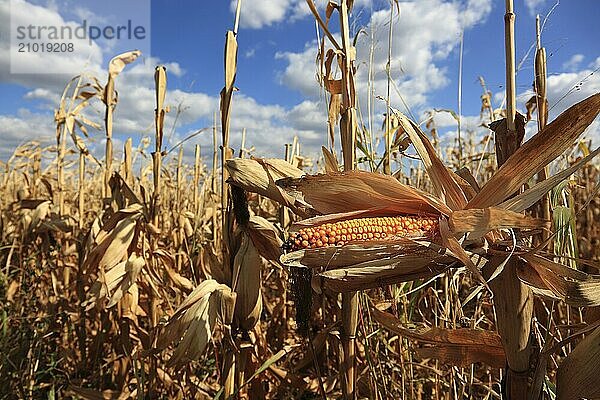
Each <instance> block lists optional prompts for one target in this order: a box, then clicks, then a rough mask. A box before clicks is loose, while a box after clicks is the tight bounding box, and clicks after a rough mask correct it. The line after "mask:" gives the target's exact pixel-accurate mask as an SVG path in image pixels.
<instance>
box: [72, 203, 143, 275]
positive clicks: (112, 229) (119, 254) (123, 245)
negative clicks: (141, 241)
mask: <svg viewBox="0 0 600 400" xmlns="http://www.w3.org/2000/svg"><path fill="white" fill-rule="evenodd" d="M142 210H143V207H142V206H141V205H140V204H132V205H131V206H129V207H128V208H126V209H123V210H119V211H118V212H116V213H115V214H113V215H112V216H111V217H110V218H109V220H108V221H107V222H106V223H105V224H104V225H103V226H102V228H101V230H100V232H99V233H98V235H97V236H96V237H95V239H94V242H95V243H89V244H88V245H89V246H90V247H91V249H90V251H89V253H87V254H86V256H85V259H84V261H83V270H84V271H87V270H89V269H90V268H93V269H94V270H100V271H101V272H104V271H107V270H109V269H110V268H112V267H114V266H115V265H116V264H117V263H119V262H121V261H122V260H124V259H125V258H127V250H128V248H129V246H130V244H131V242H132V240H133V238H134V236H135V227H136V225H137V221H138V220H139V219H140V218H142V216H143V215H142ZM94 244H95V245H94Z"/></svg>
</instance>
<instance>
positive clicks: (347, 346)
mask: <svg viewBox="0 0 600 400" xmlns="http://www.w3.org/2000/svg"><path fill="white" fill-rule="evenodd" d="M348 11H349V10H348V2H347V1H346V0H342V1H341V3H340V5H339V13H340V27H341V31H342V32H341V33H342V51H343V56H342V57H341V59H340V62H341V67H342V68H341V70H342V102H341V108H340V114H341V115H340V117H341V118H340V135H341V142H342V154H343V157H344V171H349V170H352V169H354V163H355V158H356V153H355V147H356V146H355V145H356V98H355V90H354V69H353V68H354V58H355V53H354V48H353V46H352V42H351V41H350V26H349V23H348ZM357 326H358V293H357V292H349V293H342V348H343V354H342V357H341V359H340V372H341V374H342V391H343V393H344V397H345V398H346V399H354V398H355V397H356V394H355V391H354V389H355V381H356V372H355V364H356V355H355V350H356V349H355V346H356V343H355V341H356V328H357Z"/></svg>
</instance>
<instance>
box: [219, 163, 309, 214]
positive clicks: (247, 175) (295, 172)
mask: <svg viewBox="0 0 600 400" xmlns="http://www.w3.org/2000/svg"><path fill="white" fill-rule="evenodd" d="M225 168H227V171H228V172H229V175H230V180H231V181H232V182H233V184H235V185H237V186H239V187H241V188H242V189H244V190H246V191H248V192H253V193H258V194H260V195H262V196H265V197H268V198H269V199H271V200H274V201H276V202H278V203H280V204H282V205H284V206H288V207H290V208H291V209H292V210H294V212H297V211H298V212H300V214H301V215H302V212H301V211H300V210H299V209H298V207H297V205H296V204H295V200H294V198H293V197H292V196H290V195H288V194H287V193H285V191H284V190H282V189H281V188H280V187H278V186H277V185H276V184H275V182H276V181H277V180H279V179H282V178H286V177H293V178H298V177H300V176H302V175H304V172H302V170H300V169H298V168H296V167H294V166H293V165H292V164H290V163H288V162H287V161H285V160H279V159H268V160H260V161H259V160H256V159H246V158H233V159H230V160H227V161H226V162H225Z"/></svg>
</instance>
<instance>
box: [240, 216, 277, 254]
mask: <svg viewBox="0 0 600 400" xmlns="http://www.w3.org/2000/svg"><path fill="white" fill-rule="evenodd" d="M247 228H248V229H247V232H248V235H250V239H252V243H253V244H254V247H256V250H258V253H259V254H260V255H261V256H262V257H264V258H266V259H267V260H271V261H276V260H279V257H280V256H281V245H282V244H283V241H282V240H281V238H280V237H279V232H278V230H277V228H275V226H274V225H273V224H272V223H270V222H269V221H267V220H266V219H264V218H263V217H260V216H258V215H253V216H251V217H250V221H249V223H248V227H247Z"/></svg>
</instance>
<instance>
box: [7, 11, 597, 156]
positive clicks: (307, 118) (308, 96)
mask: <svg viewBox="0 0 600 400" xmlns="http://www.w3.org/2000/svg"><path fill="white" fill-rule="evenodd" d="M8 3H9V0H0V160H6V159H7V158H8V157H9V156H10V154H11V153H12V151H13V149H14V147H15V146H16V145H18V144H20V143H23V142H25V141H27V140H31V139H37V140H41V141H42V142H43V143H44V144H50V143H52V141H53V140H54V138H53V135H54V128H53V110H54V108H56V106H57V104H56V103H57V99H58V96H59V94H60V92H61V91H62V88H63V87H64V84H65V83H66V81H67V80H68V78H69V77H68V76H61V75H56V74H52V75H51V74H48V75H31V76H29V75H28V76H24V75H11V74H10V73H9V70H8V55H7V53H8V51H9V45H8V28H7V26H8V25H9V24H8V20H9V17H10V16H9V8H8V6H7V5H8ZM317 3H318V4H321V6H322V4H323V2H317ZM27 4H28V7H35V8H36V10H38V11H40V10H41V11H43V12H42V13H41V14H40V15H44V16H45V17H47V18H59V19H60V18H62V19H63V20H64V21H68V20H70V18H72V16H71V14H70V13H68V12H67V11H70V10H72V7H74V4H78V3H77V2H74V1H71V0H53V1H48V2H46V1H42V0H39V1H38V0H36V1H35V5H33V4H30V3H27ZM355 4H356V5H355V9H354V12H353V14H352V15H351V19H352V21H353V22H354V24H353V26H354V30H355V32H356V31H358V30H359V29H363V32H364V34H361V35H360V36H359V40H358V42H357V65H358V72H357V85H358V86H359V101H360V102H361V109H362V110H363V116H364V118H365V119H366V118H367V115H366V113H365V110H366V99H367V98H368V92H367V86H366V85H367V83H366V82H367V69H368V56H369V48H370V45H371V43H372V40H371V37H374V38H375V39H374V46H375V47H374V48H375V53H374V64H373V72H374V74H375V75H374V76H375V80H374V95H375V96H384V95H385V87H386V84H385V82H386V79H385V73H384V65H385V61H386V53H387V29H388V27H387V19H388V16H389V2H387V1H381V0H374V1H372V2H371V1H366V0H356V1H355ZM554 5H555V2H553V1H550V0H546V1H545V0H517V1H515V10H516V14H517V21H516V37H517V42H516V47H517V51H516V54H517V61H520V60H521V59H522V58H523V57H524V56H525V54H526V53H527V51H528V50H529V48H530V46H531V44H532V43H533V41H534V38H535V14H536V13H540V14H541V15H542V17H543V16H544V15H545V14H546V13H547V12H548V11H549V10H550V9H551V8H552V7H553V6H554ZM234 7H235V5H234V4H232V3H230V2H228V1H216V2H214V1H196V0H179V1H177V2H173V1H166V0H153V1H151V54H150V55H148V54H145V55H144V56H143V57H142V58H140V59H138V60H137V61H136V62H135V63H134V64H131V65H129V66H127V67H126V68H125V70H124V72H123V73H122V74H121V75H119V77H118V78H117V90H118V91H119V95H120V102H119V104H118V105H117V112H116V116H115V136H116V138H117V145H118V144H119V143H120V142H122V141H123V140H124V139H125V138H126V137H128V136H131V137H133V138H134V143H138V142H140V140H141V139H142V138H143V137H151V135H152V122H153V108H154V91H153V69H154V65H156V64H157V63H162V64H165V65H166V66H167V69H168V90H169V95H168V97H167V102H168V104H170V105H171V106H172V112H171V113H170V114H169V116H168V118H167V121H166V130H167V132H169V134H168V135H167V139H168V143H167V148H169V147H170V145H173V144H175V143H177V142H178V141H179V140H180V139H181V138H183V137H185V136H187V135H188V134H189V133H191V132H193V131H195V130H197V129H199V128H202V127H205V126H208V125H210V124H211V121H212V115H213V112H214V111H216V109H217V106H218V95H219V91H220V89H221V87H222V86H223V45H224V39H225V32H226V30H227V29H231V28H232V27H233V20H234V12H233V11H234ZM503 7H504V2H500V1H492V0H464V1H458V0H457V1H443V0H427V1H417V2H401V3H400V15H399V16H396V17H395V18H394V38H393V43H394V46H393V54H392V58H393V60H392V76H393V78H394V79H395V82H396V85H397V87H398V91H399V93H394V94H393V96H392V105H393V106H394V107H395V108H398V109H403V107H402V103H401V101H400V97H399V94H400V95H401V96H402V98H403V99H404V100H405V101H406V102H407V103H408V105H409V106H410V111H411V112H412V114H413V115H414V116H415V117H416V118H417V119H422V118H423V117H424V115H425V114H424V113H425V111H426V110H428V109H432V108H437V109H453V110H457V109H458V101H457V85H458V64H459V44H460V39H459V38H460V33H461V32H464V53H463V87H462V91H463V94H462V113H463V116H464V119H463V126H465V127H466V128H467V129H469V128H472V129H476V126H477V125H478V122H479V110H480V105H481V102H480V95H481V93H482V90H481V86H480V85H479V81H478V77H479V76H483V77H484V78H485V81H486V83H487V86H488V88H489V90H491V91H492V92H493V94H494V103H493V105H494V106H495V107H499V106H500V105H501V101H502V95H503V90H504V89H503V82H504V42H503V32H504V26H503V14H504V9H503ZM23 10H25V8H24V9H23ZM13 12H21V10H19V11H15V10H13ZM22 12H27V11H22ZM597 15H600V2H598V1H593V0H588V1H583V0H571V1H568V2H567V1H563V2H561V3H559V4H558V5H557V6H556V7H555V8H554V10H553V12H552V14H551V15H550V17H549V19H548V22H547V23H546V25H545V28H544V32H543V36H542V39H543V45H544V46H545V47H546V49H547V54H548V72H549V75H550V80H549V100H550V105H551V106H554V107H553V108H552V112H551V117H552V116H556V114H557V113H559V112H561V111H562V110H564V109H565V108H566V107H568V106H569V105H571V104H573V103H574V102H576V101H578V100H581V99H583V98H585V97H587V96H589V95H591V94H593V93H595V92H598V91H600V78H599V75H600V72H599V71H598V70H597V69H598V67H600V47H599V46H598V44H597V40H598V37H600V28H599V26H598V21H597ZM332 31H333V32H337V31H338V29H337V24H336V23H335V22H334V23H333V24H332ZM315 38H316V33H315V23H314V19H313V18H312V16H311V15H309V13H308V12H307V8H306V6H305V2H304V0H242V11H241V20H240V29H239V34H238V44H239V54H238V74H237V81H236V86H237V87H238V88H239V91H238V92H236V93H235V98H234V104H233V117H232V118H233V119H232V139H231V143H232V146H233V147H238V146H239V138H240V132H241V130H242V128H247V130H248V136H247V140H248V147H249V146H250V145H254V146H255V149H254V152H253V154H255V155H257V156H265V155H266V156H280V155H281V154H282V153H283V145H284V143H288V142H291V140H292V138H293V136H294V135H298V136H299V139H300V143H301V144H302V149H303V150H304V151H305V152H306V153H308V154H316V152H317V151H318V148H319V147H320V145H322V144H325V143H326V103H325V101H324V97H323V95H322V92H321V91H320V89H319V86H318V84H317V82H316V80H315V78H314V77H315V74H316V64H315V57H316V52H317V45H316V41H315ZM99 49H100V50H99V51H100V54H101V55H100V56H99V57H98V59H96V60H95V61H94V62H92V65H89V66H88V67H89V69H90V70H91V71H92V72H93V73H95V74H96V75H97V76H98V78H99V79H100V80H101V81H102V82H105V79H106V65H107V63H108V60H110V58H111V57H112V56H114V55H115V54H114V53H111V52H110V50H109V49H106V48H103V47H102V46H101V45H99ZM533 54H534V52H533V51H532V52H531V53H530V55H529V57H528V58H526V59H525V61H524V64H523V67H522V68H521V70H520V71H519V73H518V76H517V84H518V86H517V90H518V93H519V95H520V96H519V108H520V109H524V100H525V99H526V98H527V97H528V91H530V89H531V82H532V80H533V67H532V65H533ZM66 61H68V60H66ZM593 72H594V73H593ZM592 73H593V74H592ZM581 81H583V84H582V85H581V87H580V89H579V90H572V91H571V93H569V94H568V95H567V96H566V97H564V98H563V96H565V94H567V93H568V92H569V91H570V89H571V88H573V87H574V86H575V85H576V84H578V83H579V82H581ZM559 99H560V101H559ZM374 104H375V109H374V113H373V126H374V127H375V128H376V129H379V128H380V126H381V121H382V114H383V112H384V111H385V109H384V107H383V104H382V102H381V101H379V100H374ZM178 105H180V107H181V109H182V112H181V114H180V115H179V117H178V118H177V119H175V112H174V110H175V109H176V108H177V106H178ZM101 111H102V109H101V107H100V106H96V108H95V109H91V110H90V112H89V114H88V115H89V116H90V117H91V118H92V119H96V120H98V122H101V116H102V115H101ZM403 111H405V110H403ZM436 122H437V124H438V126H439V127H440V129H441V131H442V132H445V135H446V137H448V138H451V137H453V135H454V132H455V130H456V123H455V122H454V121H453V119H452V118H451V117H450V116H449V115H447V114H443V113H441V114H438V115H437V116H436ZM171 130H173V132H174V133H173V134H172V135H171V134H170V132H171ZM599 131H600V128H599V124H598V123H594V124H593V126H592V127H591V128H590V129H589V130H588V132H586V134H587V135H588V136H589V137H592V138H594V140H595V142H596V143H598V142H599V141H600V133H599ZM375 134H381V132H380V131H378V130H377V131H376V132H375ZM102 135H103V133H102V132H101V131H91V136H92V137H93V143H91V145H90V147H91V148H92V149H101V148H102ZM210 140H211V137H210V135H209V134H202V135H199V136H198V137H196V138H194V139H193V140H191V141H190V142H189V143H188V145H187V146H186V155H188V156H189V155H191V149H192V148H193V144H196V143H200V144H201V145H202V146H203V148H206V149H207V150H206V154H208V148H209V147H210V146H211V144H210V143H211V141H210Z"/></svg>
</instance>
